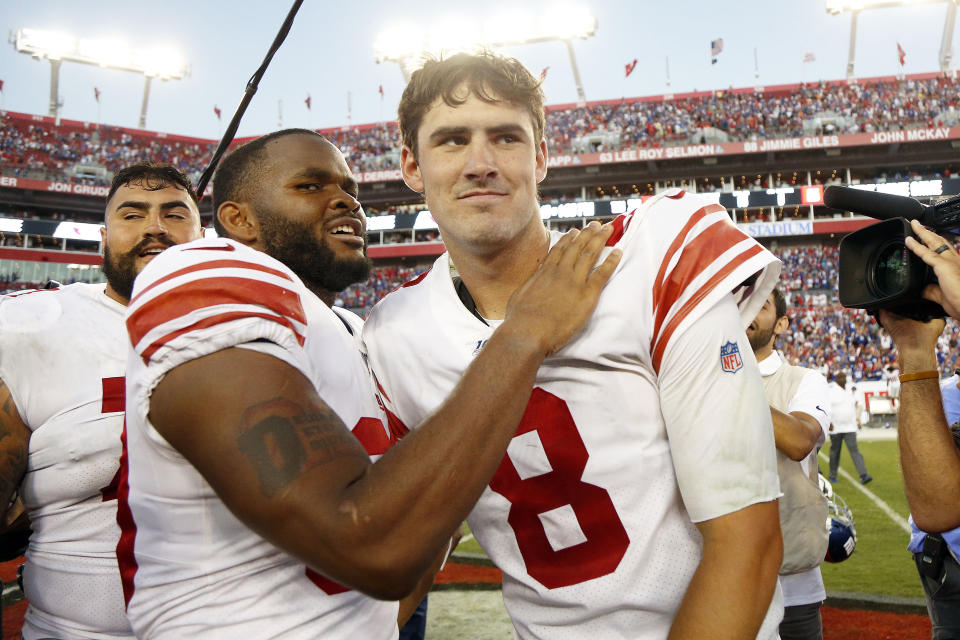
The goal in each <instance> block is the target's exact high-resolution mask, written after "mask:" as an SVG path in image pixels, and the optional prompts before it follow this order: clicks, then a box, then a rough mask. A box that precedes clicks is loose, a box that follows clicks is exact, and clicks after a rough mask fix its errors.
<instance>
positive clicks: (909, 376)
mask: <svg viewBox="0 0 960 640" xmlns="http://www.w3.org/2000/svg"><path fill="white" fill-rule="evenodd" d="M928 378H936V379H938V380H939V379H940V372H939V371H937V370H936V369H928V370H926V371H914V372H913V373H901V374H900V382H911V381H913V380H927V379H928Z"/></svg>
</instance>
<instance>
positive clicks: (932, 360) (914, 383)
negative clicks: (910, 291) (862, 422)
mask: <svg viewBox="0 0 960 640" xmlns="http://www.w3.org/2000/svg"><path fill="white" fill-rule="evenodd" d="M911 225H912V227H913V232H914V233H915V234H916V235H917V237H918V238H920V240H921V241H922V242H918V241H917V240H915V239H913V238H907V239H906V244H907V246H908V247H909V248H910V250H911V251H913V252H914V253H915V254H916V255H917V256H918V257H919V258H920V259H921V260H923V261H924V262H925V263H927V264H928V265H930V267H931V268H932V269H933V271H934V273H936V275H937V280H938V281H939V284H931V285H928V286H927V288H926V289H925V290H924V293H923V295H924V297H925V298H927V299H928V300H932V301H934V302H937V303H939V304H940V305H942V306H943V308H944V310H945V311H946V312H947V313H948V314H950V316H951V317H953V318H960V255H957V252H956V251H954V249H953V247H952V245H951V244H950V243H949V242H947V241H946V240H944V239H943V238H942V237H941V236H939V235H937V234H936V233H933V232H932V231H928V230H927V229H925V228H924V227H923V226H922V225H921V224H920V223H919V222H917V221H913V222H911ZM879 316H880V323H881V324H882V325H883V327H884V328H885V329H886V330H887V331H888V332H889V333H890V337H892V338H893V342H894V344H895V345H896V347H897V357H898V359H899V364H900V384H901V386H900V414H899V415H900V418H899V434H898V440H899V443H900V463H901V466H902V467H903V480H904V486H905V488H906V493H907V501H908V502H909V504H910V512H911V513H912V514H913V518H914V520H915V521H916V523H917V526H918V527H919V528H920V529H922V530H924V531H927V532H931V533H934V532H942V531H948V530H950V529H954V528H956V527H958V526H960V451H958V449H957V447H955V446H954V443H953V436H952V435H951V433H950V429H949V427H948V426H947V420H946V417H945V416H944V413H943V405H942V404H941V400H940V385H939V380H940V372H939V371H938V369H937V355H936V345H937V338H938V337H939V336H940V333H941V332H942V331H943V328H944V326H945V325H944V321H943V320H941V319H935V320H930V321H928V322H918V321H916V320H910V319H908V318H903V317H901V316H898V315H896V314H893V313H890V312H889V311H883V310H881V311H880V314H879Z"/></svg>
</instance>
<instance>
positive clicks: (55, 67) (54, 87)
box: [49, 58, 61, 118]
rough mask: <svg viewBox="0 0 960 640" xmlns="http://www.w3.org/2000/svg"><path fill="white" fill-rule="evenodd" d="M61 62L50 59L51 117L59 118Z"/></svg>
mask: <svg viewBox="0 0 960 640" xmlns="http://www.w3.org/2000/svg"><path fill="white" fill-rule="evenodd" d="M60 62H61V61H60V60H54V59H52V58H51V59H50V111H49V115H50V116H51V117H53V118H55V117H57V110H58V109H59V108H60Z"/></svg>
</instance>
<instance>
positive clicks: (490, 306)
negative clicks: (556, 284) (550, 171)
mask: <svg viewBox="0 0 960 640" xmlns="http://www.w3.org/2000/svg"><path fill="white" fill-rule="evenodd" d="M549 249H550V235H549V233H548V232H547V230H546V229H545V228H544V227H542V226H541V227H539V229H538V230H535V231H534V232H532V233H530V234H528V235H527V237H525V238H524V239H522V240H521V241H519V242H517V243H514V244H512V245H511V246H509V247H505V248H503V249H501V250H499V251H496V252H493V253H484V254H480V253H477V252H472V251H470V250H468V249H465V248H463V247H453V246H448V247H447V250H448V251H449V253H450V259H451V260H452V262H453V264H454V266H456V268H457V272H458V273H459V275H460V278H461V279H462V280H463V283H464V285H466V287H467V290H468V291H469V292H470V295H471V297H472V298H473V301H474V303H475V304H476V307H477V313H479V314H480V315H481V316H483V317H484V318H486V319H488V320H502V319H503V318H504V316H505V315H506V311H507V301H508V300H510V296H512V295H513V292H514V291H516V290H517V289H518V288H520V286H522V285H523V283H525V282H526V281H527V280H529V279H530V276H532V275H533V274H534V273H535V272H536V271H537V269H538V268H540V265H541V264H542V263H543V260H544V258H546V256H547V252H548V251H549Z"/></svg>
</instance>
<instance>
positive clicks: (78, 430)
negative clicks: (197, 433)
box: [0, 283, 133, 640]
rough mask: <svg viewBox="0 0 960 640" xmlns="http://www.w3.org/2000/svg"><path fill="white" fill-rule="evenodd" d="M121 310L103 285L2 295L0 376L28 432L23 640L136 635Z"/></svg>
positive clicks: (23, 494) (24, 491) (22, 490)
mask: <svg viewBox="0 0 960 640" xmlns="http://www.w3.org/2000/svg"><path fill="white" fill-rule="evenodd" d="M123 313H124V307H123V305H121V304H120V303H118V302H116V301H114V300H112V299H110V298H109V297H107V295H106V293H105V285H102V284H84V283H80V284H72V285H69V286H66V287H63V288H61V289H51V290H43V291H27V292H23V293H17V294H13V295H10V296H5V297H2V298H0V379H2V380H3V381H4V383H6V385H7V387H8V388H9V389H10V393H11V394H12V396H13V399H14V401H15V403H16V405H17V410H18V411H19V412H20V416H21V417H22V418H23V421H24V422H25V423H26V425H27V426H28V427H29V428H30V431H31V435H30V444H29V457H28V461H27V472H26V475H25V476H24V478H23V483H22V484H21V486H20V495H21V497H22V499H23V503H24V506H25V507H26V509H27V513H28V514H29V516H30V523H31V527H32V529H33V533H32V534H31V536H30V545H29V547H28V548H27V554H26V557H27V563H26V567H25V568H24V573H23V588H24V592H25V594H26V596H27V599H28V600H29V601H30V605H29V607H28V609H27V613H26V621H25V623H24V627H23V637H24V638H26V639H27V640H32V639H33V638H49V637H56V638H64V639H74V638H76V639H78V640H79V639H81V638H132V637H133V633H132V631H131V630H130V626H129V624H128V623H127V619H126V616H125V615H124V612H123V593H122V591H121V588H120V574H119V572H118V569H117V558H116V547H117V540H118V539H119V537H120V529H119V528H118V527H117V519H116V513H117V502H116V475H117V470H118V466H119V460H120V434H121V432H122V430H123V408H124V382H123V374H124V369H125V368H126V363H127V340H126V330H125V329H124V326H123Z"/></svg>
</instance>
